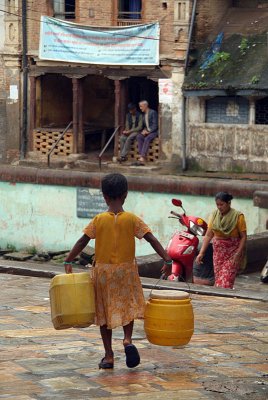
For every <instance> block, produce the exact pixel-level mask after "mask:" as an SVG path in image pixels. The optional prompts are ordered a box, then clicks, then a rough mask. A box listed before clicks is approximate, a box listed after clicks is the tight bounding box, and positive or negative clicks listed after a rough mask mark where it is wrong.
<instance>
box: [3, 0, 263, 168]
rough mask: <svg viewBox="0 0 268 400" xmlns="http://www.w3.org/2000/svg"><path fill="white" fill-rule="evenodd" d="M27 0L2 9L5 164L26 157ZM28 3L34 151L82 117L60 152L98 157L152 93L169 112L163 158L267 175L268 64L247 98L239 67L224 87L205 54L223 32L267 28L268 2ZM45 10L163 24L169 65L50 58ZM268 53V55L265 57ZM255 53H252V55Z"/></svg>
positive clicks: (9, 1)
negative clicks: (205, 64)
mask: <svg viewBox="0 0 268 400" xmlns="http://www.w3.org/2000/svg"><path fill="white" fill-rule="evenodd" d="M20 4H21V2H18V0H6V7H5V10H6V11H5V13H4V14H2V15H0V18H1V19H2V21H3V22H4V26H5V37H4V41H3V42H2V43H1V42H0V52H1V55H0V71H1V72H2V73H1V74H0V79H1V81H0V114H1V116H2V118H1V125H0V145H1V152H0V156H1V161H2V162H4V161H8V162H10V161H12V160H16V159H17V158H18V157H19V154H21V156H24V154H23V153H24V148H23V146H22V139H21V138H22V131H23V118H22V116H23V112H22V106H23V101H22V99H23V96H22V94H23V93H22V92H23V90H22V88H23V85H22V61H21V59H22V35H21V32H22V24H21V5H20ZM26 4H27V16H26V23H27V44H28V49H27V62H28V68H27V74H28V93H27V94H28V99H27V101H28V115H27V127H26V128H27V132H26V136H27V138H26V139H27V157H29V156H30V157H34V156H36V155H38V156H41V158H42V155H46V154H47V152H48V149H49V148H50V146H51V144H52V143H53V142H54V141H55V138H57V137H58V135H59V134H60V133H61V132H63V131H64V129H65V128H66V127H67V125H68V124H69V123H70V122H72V125H71V126H70V127H69V129H68V131H67V133H66V135H65V139H64V140H63V142H61V145H60V146H59V148H58V150H57V151H56V152H55V154H59V155H60V154H63V155H64V154H65V155H66V154H84V155H86V157H87V158H88V159H89V160H93V161H94V160H95V161H96V154H98V153H99V152H100V150H101V148H102V147H103V145H104V143H105V142H106V141H107V139H108V138H109V136H110V135H111V134H112V132H113V131H114V129H115V128H116V127H117V126H119V125H120V126H121V127H122V126H123V125H124V117H125V112H126V105H127V103H128V102H129V101H133V102H135V103H138V101H139V100H141V99H144V98H146V99H147V100H148V101H149V103H150V105H151V107H152V108H154V109H157V110H158V112H159V126H160V138H159V142H157V143H156V147H155V148H154V150H155V154H157V157H159V158H160V161H161V162H162V163H168V164H169V165H171V166H172V167H174V166H180V167H181V166H182V167H183V168H187V167H188V168H198V169H204V170H237V171H238V170H239V171H253V172H254V171H255V170H256V171H258V172H267V160H266V159H267V153H266V150H265V146H264V150H263V146H261V145H259V143H261V141H262V140H264V141H265V140H267V134H266V129H267V128H266V126H265V125H266V122H265V121H266V120H265V118H264V119H263V121H264V122H263V123H262V126H261V127H260V124H258V123H257V124H256V123H255V114H256V110H257V112H258V109H259V110H260V112H259V114H258V115H260V114H262V110H263V109H266V103H265V102H266V100H265V98H266V87H264V86H265V82H267V79H266V78H265V74H263V69H261V68H260V69H258V71H256V73H255V72H254V70H251V71H250V77H249V78H248V79H250V81H251V86H250V87H246V88H245V85H244V83H243V85H244V86H243V90H244V89H247V90H253V92H250V93H249V92H247V93H246V92H245V91H244V92H243V95H242V96H241V93H240V92H238V89H239V87H238V84H234V82H233V81H232V78H233V76H234V74H232V72H230V74H229V77H227V75H226V76H225V77H224V85H223V84H222V82H220V81H221V77H219V75H217V74H218V72H219V71H217V72H216V73H215V74H216V76H214V78H215V79H214V81H213V79H211V77H209V73H208V71H206V72H205V73H204V77H202V75H203V72H202V73H200V65H201V64H202V59H203V57H204V53H205V51H206V50H208V49H210V46H211V43H213V41H214V40H215V38H216V37H217V35H218V34H219V33H220V32H222V31H223V32H224V35H225V36H226V37H231V36H232V35H233V34H239V33H240V32H236V29H238V30H239V29H240V28H241V29H242V37H245V39H246V40H248V39H247V36H248V35H251V36H252V34H253V33H254V29H255V28H256V27H259V30H258V32H257V33H258V34H262V32H263V31H262V28H263V26H264V25H265V20H264V19H263V16H265V15H267V1H266V0H250V1H249V0H243V1H242V0H241V1H240V0H197V1H196V0H184V1H181V0H168V1H161V0H159V1H153V0H146V1H145V0H129V1H125V0H109V1H108V0H106V1H101V0H98V1H96V0H90V1H86V0H33V1H31V2H27V3H26ZM195 7H196V8H195ZM193 9H194V10H195V12H194V13H193V12H192V10H193ZM245 14H247V15H251V14H252V15H251V19H249V20H247V22H246V23H244V24H243V21H246V20H243V18H241V15H245ZM41 15H47V16H53V17H56V18H58V19H63V20H64V19H65V20H67V21H70V22H74V23H78V24H84V25H89V26H98V27H112V26H114V27H117V26H118V27H124V26H130V25H137V24H143V23H151V22H155V21H159V24H160V47H159V52H160V62H159V66H155V67H152V66H151V67H148V66H144V65H142V64H141V65H139V66H132V67H130V66H127V65H121V66H114V65H109V64H108V63H107V64H106V65H93V64H79V63H72V62H56V61H46V60H40V59H39V55H38V54H39V52H38V48H39V39H40V37H39V36H40V17H41ZM255 17H256V18H255ZM253 20H254V21H258V23H255V22H254V21H253ZM237 21H238V22H239V23H240V22H241V24H240V25H239V23H237ZM263 21H264V22H263ZM251 22H252V23H251ZM252 24H253V25H252ZM263 24H264V25H263ZM0 25H1V24H0ZM237 27H238V28H237ZM263 29H266V28H265V26H264V28H263ZM265 32H266V31H265ZM255 33H256V32H255ZM0 37H1V38H2V37H3V36H2V35H1V36H0ZM242 37H241V38H240V41H241V40H242ZM0 40H1V39H0ZM261 40H262V39H261ZM235 43H236V42H235ZM243 43H246V42H245V41H244V42H243ZM240 44H241V43H240ZM238 45H239V43H238ZM252 49H254V47H252ZM189 50H190V52H189ZM259 50H260V53H259V54H258V57H259V58H262V57H263V56H262V54H263V52H262V50H261V49H259ZM235 51H236V52H237V49H235ZM228 52H229V51H226V52H225V53H228ZM230 54H231V51H230ZM234 54H235V53H234ZM240 55H241V52H240ZM246 58H248V59H250V52H247V55H246ZM185 65H186V72H187V76H186V79H185ZM264 69H265V68H264ZM235 75H239V74H238V73H237V72H236V73H235ZM162 79H166V80H167V81H166V82H168V83H169V88H170V96H169V98H168V99H167V97H161V93H160V90H159V88H161V83H163V82H165V81H162ZM209 79H210V81H209ZM184 80H185V83H184V87H183V91H182V85H183V82H184ZM240 89H241V88H240ZM209 90H210V92H209ZM260 90H261V93H260ZM256 91H258V93H256ZM256 101H259V103H258V104H257V103H256ZM256 105H257V108H256ZM258 107H259V108H258ZM222 114H224V116H222ZM227 114H228V115H227ZM256 115H257V114H256ZM240 117H241V118H244V119H240ZM234 121H235V122H234ZM249 127H250V129H248V128H249ZM121 129H122V128H121ZM215 132H216V133H215ZM228 138H229V139H230V140H229V139H228ZM255 141H257V144H256V145H255V147H254V146H253V145H252V143H255ZM112 145H113V148H110V149H109V151H110V153H109V154H110V158H112V156H113V155H114V154H115V155H116V153H117V150H118V146H117V138H115V141H114V142H113V143H112ZM266 148H267V146H266ZM228 149H229V150H228ZM94 157H95V158H94Z"/></svg>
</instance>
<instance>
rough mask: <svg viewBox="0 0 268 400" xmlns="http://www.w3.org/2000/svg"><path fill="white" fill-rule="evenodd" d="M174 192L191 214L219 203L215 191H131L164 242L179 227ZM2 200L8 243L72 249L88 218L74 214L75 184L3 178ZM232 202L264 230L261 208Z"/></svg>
mask: <svg viewBox="0 0 268 400" xmlns="http://www.w3.org/2000/svg"><path fill="white" fill-rule="evenodd" d="M91 190H92V191H93V192H96V191H97V190H98V189H94V188H92V189H91ZM173 197H176V198H180V199H181V200H182V201H183V205H184V207H185V209H186V210H187V212H188V213H189V214H190V215H197V216H200V217H202V218H204V219H205V220H208V217H209V214H210V213H211V211H212V210H213V209H214V208H215V203H214V197H213V196H192V195H186V194H179V193H150V192H142V191H130V192H129V195H128V198H127V200H126V203H125V209H126V210H129V211H132V212H134V213H135V214H137V215H139V216H140V217H141V218H143V219H144V220H145V222H146V223H148V225H149V226H150V227H151V228H152V231H153V232H154V234H155V235H156V236H157V237H158V239H159V240H160V241H161V242H162V244H163V245H164V246H166V245H167V243H168V241H169V238H170V236H171V234H172V232H173V231H174V230H176V229H179V224H178V222H177V221H176V220H174V219H168V216H169V212H170V210H172V209H174V206H172V205H171V199H172V198H173ZM0 204H1V207H0V229H1V237H0V246H1V247H5V246H6V245H7V244H8V243H9V244H12V245H15V246H16V247H17V248H18V249H21V248H25V247H30V246H35V247H36V248H37V249H46V250H48V249H49V250H63V249H68V248H70V247H71V246H72V245H73V244H74V243H75V241H76V240H77V239H78V238H79V237H80V236H81V234H82V229H83V228H84V227H85V225H86V224H87V223H88V220H87V219H81V218H77V216H76V187H67V186H59V185H41V184H27V183H9V182H0ZM233 207H234V208H236V209H240V210H241V211H243V212H244V214H245V217H246V220H247V224H248V233H255V232H259V231H262V230H265V228H263V227H262V224H261V221H259V208H258V207H253V204H252V199H235V200H234V201H233ZM263 222H264V221H263ZM259 223H260V225H259ZM150 253H152V249H151V248H150V246H149V245H148V244H147V243H146V242H145V241H144V240H142V241H138V240H137V255H145V254H150Z"/></svg>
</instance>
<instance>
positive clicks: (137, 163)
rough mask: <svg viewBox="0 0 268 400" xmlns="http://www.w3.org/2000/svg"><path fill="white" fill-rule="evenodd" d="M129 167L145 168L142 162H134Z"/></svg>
mask: <svg viewBox="0 0 268 400" xmlns="http://www.w3.org/2000/svg"><path fill="white" fill-rule="evenodd" d="M131 165H132V166H135V167H145V163H143V162H142V161H136V162H134V163H133V164H131Z"/></svg>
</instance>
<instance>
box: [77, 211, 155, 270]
mask: <svg viewBox="0 0 268 400" xmlns="http://www.w3.org/2000/svg"><path fill="white" fill-rule="evenodd" d="M83 232H84V233H85V234H86V235H87V236H88V237H90V238H91V239H96V242H95V261H96V263H100V264H121V263H128V262H133V260H134V258H135V237H137V238H138V239H142V238H143V236H144V235H145V234H146V233H148V232H151V230H150V228H149V227H148V226H147V225H146V224H145V223H144V222H143V221H142V220H141V219H140V218H139V217H137V216H136V215H135V214H132V213H130V212H126V211H123V212H120V213H118V214H114V213H112V212H104V213H101V214H98V215H96V217H95V218H94V219H93V220H92V221H91V222H90V223H89V224H88V225H87V226H86V228H85V229H84V231H83Z"/></svg>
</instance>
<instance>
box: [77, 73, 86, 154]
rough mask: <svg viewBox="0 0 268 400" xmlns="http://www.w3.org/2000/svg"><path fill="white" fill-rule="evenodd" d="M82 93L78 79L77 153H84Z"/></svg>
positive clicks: (81, 82)
mask: <svg viewBox="0 0 268 400" xmlns="http://www.w3.org/2000/svg"><path fill="white" fill-rule="evenodd" d="M83 95H84V92H83V81H82V79H78V153H84V152H85V135H84V124H83V109H84V96H83Z"/></svg>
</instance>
